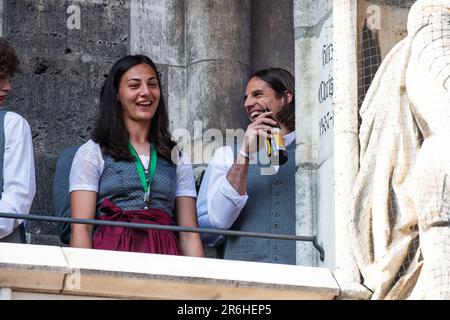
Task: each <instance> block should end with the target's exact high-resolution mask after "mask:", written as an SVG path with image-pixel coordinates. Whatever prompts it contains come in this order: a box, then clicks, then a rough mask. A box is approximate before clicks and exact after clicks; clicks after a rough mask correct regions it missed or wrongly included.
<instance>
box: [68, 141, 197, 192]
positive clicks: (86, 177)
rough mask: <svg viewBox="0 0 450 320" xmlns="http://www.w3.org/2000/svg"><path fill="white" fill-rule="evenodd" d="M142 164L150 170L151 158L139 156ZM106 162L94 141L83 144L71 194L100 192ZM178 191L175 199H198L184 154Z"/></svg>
mask: <svg viewBox="0 0 450 320" xmlns="http://www.w3.org/2000/svg"><path fill="white" fill-rule="evenodd" d="M139 158H140V159H141V161H142V164H143V165H144V167H145V168H148V164H149V162H150V157H149V156H145V155H139ZM104 164H105V161H104V160H103V154H102V152H101V149H100V146H99V145H98V144H97V143H95V142H94V141H93V140H89V141H88V142H86V143H85V144H83V145H82V146H81V147H80V148H79V149H78V151H77V153H76V154H75V157H74V159H73V162H72V168H71V170H70V178H69V183H70V186H69V192H72V191H77V190H84V191H94V192H98V186H99V182H100V177H101V176H102V172H103V167H104ZM176 179H177V184H176V185H177V190H176V193H175V197H182V196H185V197H193V198H196V197H197V192H196V191H195V179H194V170H193V169H192V165H191V161H190V160H189V158H188V157H187V155H186V154H185V153H184V152H183V153H182V156H181V158H180V161H179V163H178V164H177V172H176Z"/></svg>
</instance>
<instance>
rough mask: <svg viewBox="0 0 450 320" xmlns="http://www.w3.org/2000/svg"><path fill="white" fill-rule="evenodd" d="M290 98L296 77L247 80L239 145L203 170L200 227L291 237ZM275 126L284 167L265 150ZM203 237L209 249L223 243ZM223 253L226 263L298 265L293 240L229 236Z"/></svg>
mask: <svg viewBox="0 0 450 320" xmlns="http://www.w3.org/2000/svg"><path fill="white" fill-rule="evenodd" d="M294 94H295V81H294V77H293V76H292V75H291V74H290V73H289V72H288V71H286V70H284V69H280V68H271V69H265V70H260V71H258V72H256V73H254V74H253V75H252V76H251V77H250V80H249V82H248V83H247V88H246V91H245V102H244V109H245V112H246V114H247V116H248V117H249V119H250V122H251V123H250V124H249V126H248V127H247V130H246V132H245V136H244V140H243V142H242V143H241V144H240V145H238V146H234V147H229V146H225V147H222V148H220V149H218V150H217V151H216V153H215V154H214V157H213V160H212V161H211V163H210V164H209V165H208V167H207V169H206V171H205V175H204V178H203V181H202V184H201V186H200V190H199V196H198V201H197V212H198V219H199V226H200V227H203V228H216V229H233V230H240V231H251V232H263V233H273V234H290V235H294V234H295V172H296V166H295V131H294V130H295V95H294ZM275 120H276V121H275ZM277 125H279V128H281V134H282V136H283V137H284V144H285V146H286V151H287V156H288V161H287V162H286V163H285V164H283V165H274V164H273V163H271V162H270V158H269V157H268V155H267V150H266V148H267V146H266V147H265V146H264V145H265V143H264V142H265V139H266V138H271V137H272V136H273V135H274V134H275V133H276V132H275V130H277V128H276V127H277ZM278 130H279V129H278ZM258 141H259V142H258ZM280 164H281V162H280ZM202 238H203V243H204V244H206V245H209V246H215V245H219V244H221V243H223V240H224V237H223V236H217V235H211V234H203V235H202ZM224 249H225V251H224V258H225V259H232V260H244V261H257V262H270V263H283V264H295V262H296V257H295V242H293V241H286V240H271V239H262V238H250V237H228V238H227V239H226V242H225V247H224Z"/></svg>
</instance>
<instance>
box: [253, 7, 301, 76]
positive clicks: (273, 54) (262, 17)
mask: <svg viewBox="0 0 450 320" xmlns="http://www.w3.org/2000/svg"><path fill="white" fill-rule="evenodd" d="M251 15H252V32H251V38H252V46H251V47H252V49H251V50H252V53H251V61H252V70H253V71H256V70H260V69H265V68H270V67H280V68H284V69H286V70H288V71H290V72H291V73H292V74H294V32H293V30H294V21H293V19H294V18H293V1H292V0H281V1H271V0H252V14H251Z"/></svg>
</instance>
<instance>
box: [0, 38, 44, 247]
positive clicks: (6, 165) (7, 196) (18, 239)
mask: <svg viewBox="0 0 450 320" xmlns="http://www.w3.org/2000/svg"><path fill="white" fill-rule="evenodd" d="M19 65H20V62H19V59H18V57H17V54H16V52H15V50H14V48H13V47H12V46H11V45H10V44H9V43H8V42H7V41H6V40H5V39H3V38H0V107H1V109H0V123H1V124H3V126H2V128H0V131H1V132H0V148H1V150H0V154H1V155H2V157H1V159H0V170H1V173H0V179H1V183H0V185H1V187H2V189H1V193H0V212H3V213H18V214H28V213H29V212H30V208H31V204H32V202H33V198H34V195H35V193H36V182H35V169H34V153H33V144H32V140H31V130H30V126H29V125H28V122H27V121H26V120H25V119H24V118H22V117H21V116H20V115H18V114H17V113H14V112H8V111H6V110H4V109H3V105H4V104H5V102H6V96H7V95H8V94H9V92H10V91H11V89H12V87H11V78H12V77H13V76H14V74H15V73H16V72H17V71H18V70H19ZM0 242H15V243H26V239H25V227H24V224H23V220H21V219H9V218H0Z"/></svg>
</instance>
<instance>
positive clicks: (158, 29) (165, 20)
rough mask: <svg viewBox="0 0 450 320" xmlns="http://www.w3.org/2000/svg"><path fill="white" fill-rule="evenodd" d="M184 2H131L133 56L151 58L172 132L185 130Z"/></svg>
mask: <svg viewBox="0 0 450 320" xmlns="http://www.w3.org/2000/svg"><path fill="white" fill-rule="evenodd" d="M184 10H185V7H184V1H183V0H167V1H160V0H131V1H130V53H131V54H145V55H147V56H149V57H150V58H151V59H152V60H153V61H154V62H155V63H156V64H157V67H158V71H159V72H160V76H161V82H162V86H163V88H162V89H163V94H164V98H165V102H166V106H167V108H168V112H169V120H170V130H171V131H172V132H173V131H174V130H176V129H180V128H186V119H187V117H188V115H187V108H186V100H185V95H186V88H185V87H186V86H185V84H186V69H185V65H186V61H185V42H184V39H185V28H184V22H185V21H184V13H185V12H184Z"/></svg>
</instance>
